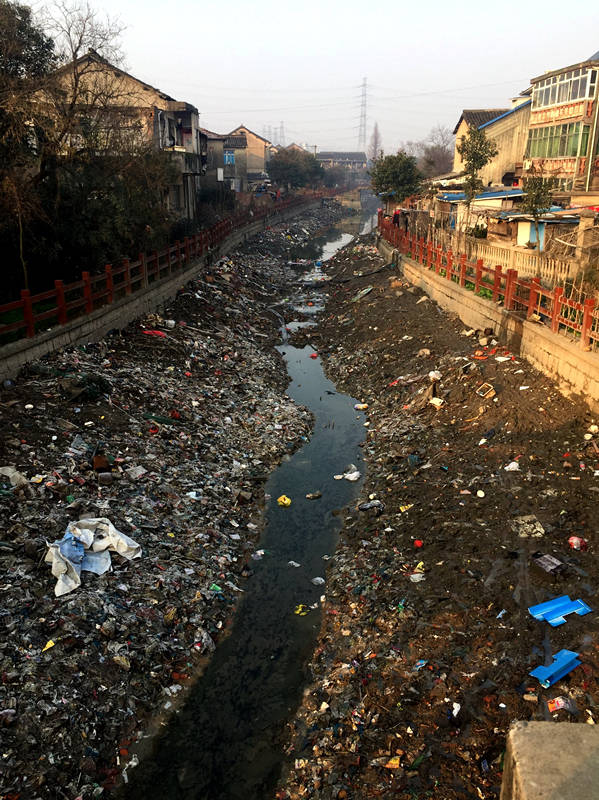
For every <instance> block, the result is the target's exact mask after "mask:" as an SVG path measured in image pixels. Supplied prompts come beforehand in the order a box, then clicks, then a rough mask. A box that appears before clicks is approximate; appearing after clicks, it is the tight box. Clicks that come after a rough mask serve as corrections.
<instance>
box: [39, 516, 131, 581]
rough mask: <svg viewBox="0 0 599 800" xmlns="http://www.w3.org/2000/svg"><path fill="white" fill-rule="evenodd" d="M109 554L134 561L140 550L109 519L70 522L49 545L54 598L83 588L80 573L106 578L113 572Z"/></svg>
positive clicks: (48, 561) (48, 553)
mask: <svg viewBox="0 0 599 800" xmlns="http://www.w3.org/2000/svg"><path fill="white" fill-rule="evenodd" d="M110 551H112V552H115V553H118V554H119V555H120V556H122V557H123V558H126V559H128V560H129V561H131V560H132V559H134V558H141V547H140V546H139V545H138V544H137V542H134V541H133V539H130V538H129V537H128V536H126V535H125V534H124V533H121V532H120V531H118V530H117V529H116V528H115V527H114V525H113V524H112V522H111V521H110V520H109V519H106V517H94V518H91V519H80V520H79V521H78V522H69V524H68V525H67V529H66V532H65V535H64V536H63V537H62V539H57V540H56V541H55V542H53V543H52V544H49V545H48V552H47V553H46V558H45V561H46V563H47V564H51V565H52V574H53V575H54V577H55V578H57V581H56V586H55V587H54V594H55V595H56V597H61V596H62V595H63V594H68V592H72V591H73V589H77V588H78V587H79V586H80V585H81V571H82V570H87V571H88V572H94V573H95V574H96V575H103V574H104V573H105V572H106V571H107V570H109V569H110V565H111V559H110Z"/></svg>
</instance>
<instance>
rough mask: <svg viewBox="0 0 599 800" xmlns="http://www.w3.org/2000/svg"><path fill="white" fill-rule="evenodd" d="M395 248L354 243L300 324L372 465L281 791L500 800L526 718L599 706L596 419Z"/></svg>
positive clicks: (570, 715)
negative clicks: (356, 422) (468, 320)
mask: <svg viewBox="0 0 599 800" xmlns="http://www.w3.org/2000/svg"><path fill="white" fill-rule="evenodd" d="M366 254H367V255H368V256H369V255H370V254H368V251H366ZM382 263H383V262H382V259H380V258H378V259H376V261H375V264H374V266H373V262H372V261H371V260H370V257H368V259H367V260H366V261H364V262H361V261H358V260H356V258H355V257H354V254H353V253H352V252H347V251H345V252H343V253H340V254H339V256H337V257H336V258H335V259H334V261H333V262H332V263H331V264H330V268H331V274H333V275H334V284H335V289H334V291H332V292H331V296H330V300H329V303H328V305H327V308H326V312H325V315H324V317H323V319H322V320H321V324H320V326H319V328H318V329H314V328H312V329H311V331H310V332H309V333H306V332H302V333H301V335H302V336H308V335H309V336H310V342H311V344H312V346H313V347H314V348H315V349H317V350H318V352H319V353H320V354H321V356H322V358H323V361H324V363H325V366H326V369H327V374H328V375H329V377H331V379H332V380H334V381H335V383H336V385H337V387H338V388H339V389H340V390H342V391H345V392H347V393H348V394H350V395H353V396H354V397H355V398H357V399H358V400H359V401H360V406H362V407H363V406H367V409H364V410H365V413H366V416H367V419H366V422H365V443H364V459H365V461H366V462H367V463H368V472H367V476H366V483H365V485H364V489H363V492H362V496H361V497H360V498H359V500H358V502H357V503H356V504H355V507H352V508H350V509H347V510H346V513H345V528H344V531H343V533H342V539H341V542H340V545H339V547H338V548H337V551H336V553H335V555H334V557H333V558H332V559H331V560H330V561H329V562H328V567H329V569H328V572H327V576H326V585H327V593H326V608H325V612H324V623H323V630H322V634H321V638H320V646H319V647H318V648H317V650H316V653H315V655H314V657H313V659H312V661H311V664H310V670H311V675H312V679H311V682H310V686H309V689H308V690H306V692H305V693H304V700H303V702H302V705H301V706H300V709H299V711H298V712H297V715H296V717H295V719H294V720H293V721H292V722H291V723H290V726H289V740H288V747H287V751H286V752H287V753H288V755H289V761H288V763H287V765H286V768H285V771H284V775H283V778H282V780H281V781H280V783H279V789H278V791H277V794H276V796H277V798H279V799H280V800H283V799H284V798H293V800H296V798H355V799H356V800H357V798H366V797H391V796H393V797H397V798H410V797H416V796H418V797H428V796H430V797H435V798H437V797H438V798H443V800H462V798H464V797H480V798H485V800H491V798H498V797H499V791H500V785H501V778H502V768H503V757H504V751H505V736H506V732H507V730H508V728H509V726H510V724H511V723H512V722H513V721H514V720H556V721H559V722H562V723H567V722H582V723H587V724H596V723H597V721H598V720H599V682H598V677H599V669H598V663H599V662H598V657H599V653H598V647H599V645H598V641H599V638H598V633H599V622H598V621H597V620H598V618H597V614H596V613H594V614H593V613H589V611H588V610H587V609H590V610H592V611H594V612H596V611H597V608H598V606H599V601H598V599H597V582H598V579H599V565H598V564H597V561H596V559H594V557H593V549H594V547H596V546H597V542H596V525H595V523H594V520H595V516H596V515H595V506H596V498H597V492H599V426H598V425H597V422H596V420H595V419H594V417H593V415H592V414H591V413H590V412H589V410H588V409H587V408H586V407H585V406H584V405H583V403H582V402H581V401H579V400H576V399H567V398H565V397H563V396H562V395H560V393H559V392H558V390H557V389H556V386H555V385H554V384H553V382H552V381H551V380H549V379H548V378H546V377H544V376H542V375H540V374H539V373H538V372H536V371H535V370H534V369H532V368H531V367H530V366H529V365H528V364H527V363H526V362H525V361H524V360H523V359H521V358H519V356H518V355H517V353H515V352H513V351H512V350H511V349H510V348H509V347H507V346H506V345H505V343H502V340H501V338H500V337H499V336H498V335H497V334H496V332H494V331H493V330H486V331H474V330H469V329H464V326H463V325H462V324H461V323H460V321H459V320H458V319H457V318H455V317H451V316H449V315H447V314H446V313H445V312H442V311H441V309H439V308H438V307H437V306H436V305H435V304H434V303H433V302H432V301H430V300H429V298H428V297H427V296H426V295H425V294H424V293H423V292H422V291H421V290H420V289H416V288H415V287H413V286H411V285H409V284H408V283H407V282H406V281H405V280H403V278H402V277H401V275H400V274H398V273H397V272H396V273H395V274H389V272H385V271H383V272H380V273H378V274H376V275H374V276H373V275H372V274H371V275H370V276H368V277H360V273H364V275H365V274H366V273H367V272H371V271H372V270H373V269H374V268H375V267H376V264H379V265H382ZM340 279H343V280H340ZM343 281H346V282H343ZM366 289H368V292H367V291H366ZM294 341H295V340H294Z"/></svg>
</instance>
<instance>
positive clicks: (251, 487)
mask: <svg viewBox="0 0 599 800" xmlns="http://www.w3.org/2000/svg"><path fill="white" fill-rule="evenodd" d="M331 213H332V212H327V214H328V215H330V214H331ZM335 213H338V212H335ZM327 214H325V215H324V216H325V220H324V221H325V222H326V220H327V219H328V216H327ZM318 219H319V217H318V214H317V213H316V212H310V214H309V216H308V218H307V219H305V220H303V221H300V222H298V223H293V226H294V227H295V226H296V225H301V227H302V229H303V228H305V229H306V230H311V229H312V228H313V226H314V225H316V223H317V221H318ZM321 224H322V223H321ZM290 225H292V223H286V224H285V227H284V228H283V227H281V229H280V230H279V229H277V232H276V236H278V237H279V238H280V239H281V240H284V237H285V236H286V234H285V233H284V232H283V231H285V230H288V229H289V226H290ZM271 234H272V236H275V233H274V232H271ZM271 234H269V235H271ZM292 276H293V273H292V272H290V271H289V268H287V267H286V266H285V260H284V259H283V258H277V257H274V256H273V257H269V258H264V257H263V256H262V255H261V254H260V253H259V252H255V251H252V245H251V243H250V244H246V245H245V246H244V248H243V251H240V252H237V253H234V254H233V255H232V256H231V257H229V258H224V259H221V260H220V261H218V263H216V264H214V265H213V266H212V267H208V268H206V269H205V270H204V271H203V272H202V274H201V275H199V276H198V277H197V279H195V280H193V281H191V282H190V283H188V284H187V285H186V286H184V287H182V288H181V290H180V291H179V293H178V295H177V297H176V299H174V300H173V301H172V302H170V303H169V304H168V305H167V306H166V308H165V309H164V311H163V312H162V313H161V314H157V313H156V314H150V315H147V316H146V317H144V318H143V319H140V320H138V321H136V322H135V323H133V324H131V325H129V326H128V327H127V328H126V329H124V330H120V331H113V332H112V333H111V334H110V335H109V336H107V337H106V338H105V339H103V340H101V341H98V342H96V343H93V344H88V345H86V346H78V347H72V348H69V349H66V350H63V351H59V352H56V353H54V354H52V355H51V356H48V357H47V358H45V359H43V360H41V361H37V362H34V363H32V364H30V365H29V367H28V368H26V369H25V370H24V371H23V373H22V374H21V375H20V376H19V378H18V379H17V380H15V381H10V382H7V385H6V387H5V389H4V390H3V391H2V392H1V393H0V417H1V421H2V436H1V437H0V520H1V527H2V541H1V542H0V561H1V564H2V594H3V602H2V611H1V612H0V622H1V624H2V627H3V636H2V642H1V643H0V665H1V672H2V683H1V684H0V718H1V719H2V724H3V726H4V727H3V734H2V741H3V744H2V787H3V791H4V792H7V793H8V794H7V797H8V796H10V797H15V798H16V797H19V796H20V797H25V796H26V797H31V798H45V797H52V798H54V797H56V796H57V795H56V791H57V787H60V789H61V796H64V797H69V798H75V797H83V798H88V797H97V796H100V795H101V794H102V792H103V791H107V790H109V789H110V788H111V787H112V786H113V785H114V784H115V783H116V782H117V781H118V780H119V778H120V776H121V774H122V773H123V772H124V771H126V769H127V767H128V765H129V764H130V763H131V762H133V763H135V759H134V758H133V759H132V757H131V756H130V755H129V747H130V745H131V743H132V741H133V740H134V739H138V738H139V737H140V736H141V735H142V732H143V730H144V725H145V723H146V722H147V719H148V718H149V717H150V716H153V715H156V714H158V715H164V714H168V713H169V711H172V710H174V709H175V708H176V705H177V703H179V702H180V701H181V698H182V696H183V695H184V694H185V687H186V685H187V684H188V683H189V681H190V679H191V678H192V677H195V676H196V675H197V672H198V669H199V667H201V665H202V663H204V661H205V658H206V657H207V656H209V655H210V653H211V652H212V651H213V650H214V648H215V646H216V644H217V643H218V641H219V639H220V638H221V637H222V636H223V635H224V634H225V632H226V630H227V627H228V625H229V623H230V620H231V617H232V614H233V611H234V609H235V605H236V603H237V601H238V598H239V597H240V595H241V593H242V591H243V586H242V579H243V577H244V576H245V575H247V574H249V571H250V570H251V565H252V559H251V555H252V553H253V552H254V551H255V549H256V541H257V539H258V536H259V533H260V529H261V525H262V510H263V506H264V484H265V481H266V478H267V477H268V475H269V474H270V473H271V471H272V470H273V468H274V466H275V465H276V464H277V463H279V462H280V460H281V459H282V458H283V457H284V456H285V455H286V454H287V453H290V452H292V451H293V450H294V449H296V448H297V446H298V445H299V444H301V442H302V441H304V440H306V439H307V437H308V436H309V431H310V427H311V423H312V419H311V415H310V414H309V413H308V412H307V411H306V410H305V409H302V408H300V407H298V406H296V405H295V404H294V403H293V402H292V401H291V400H290V399H289V398H288V397H287V396H286V395H285V387H286V385H287V374H286V370H285V366H284V363H283V360H282V359H281V357H280V355H279V354H278V353H277V351H276V350H275V349H274V347H273V346H272V345H273V344H274V343H275V342H276V341H277V339H278V336H279V328H280V317H279V315H278V314H276V313H274V312H273V310H272V308H271V306H272V303H273V302H274V301H275V300H276V297H277V295H278V293H279V291H280V290H281V288H282V286H283V284H286V283H287V282H288V281H289V280H290V279H291V277H292Z"/></svg>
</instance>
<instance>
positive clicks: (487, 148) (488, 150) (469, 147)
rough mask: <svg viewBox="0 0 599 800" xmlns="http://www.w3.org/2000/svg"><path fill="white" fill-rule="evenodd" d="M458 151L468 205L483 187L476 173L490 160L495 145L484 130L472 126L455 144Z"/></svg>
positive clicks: (494, 152)
mask: <svg viewBox="0 0 599 800" xmlns="http://www.w3.org/2000/svg"><path fill="white" fill-rule="evenodd" d="M457 151H458V153H459V154H460V155H461V156H462V161H463V162H464V168H465V171H466V179H465V181H464V189H465V192H466V202H467V204H468V206H470V203H471V202H472V200H473V199H474V198H475V197H476V195H477V194H478V193H479V192H480V191H481V189H482V188H483V182H482V181H481V179H480V178H479V177H478V173H479V172H480V170H481V169H482V168H483V167H486V165H487V164H488V163H489V161H491V160H492V159H493V158H495V156H496V155H497V153H498V152H499V151H498V150H497V147H496V145H495V142H494V141H493V140H492V139H489V138H488V137H487V134H486V133H485V131H484V130H479V129H478V128H475V127H474V126H472V127H470V128H469V129H468V133H467V134H466V135H465V136H462V140H461V142H460V144H459V145H458V146H457Z"/></svg>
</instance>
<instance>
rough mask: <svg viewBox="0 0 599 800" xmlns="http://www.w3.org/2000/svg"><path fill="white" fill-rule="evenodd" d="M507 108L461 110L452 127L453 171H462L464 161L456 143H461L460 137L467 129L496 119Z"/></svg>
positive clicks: (478, 126) (507, 109)
mask: <svg viewBox="0 0 599 800" xmlns="http://www.w3.org/2000/svg"><path fill="white" fill-rule="evenodd" d="M509 110H510V109H509V108H465V109H464V110H463V111H462V113H461V115H460V118H459V120H458V122H457V125H456V126H455V128H454V129H453V135H454V136H455V149H454V153H453V171H454V172H463V171H464V162H463V161H462V157H461V155H460V154H459V153H458V145H460V144H461V143H462V137H463V136H465V135H466V134H467V133H468V130H469V129H470V128H480V126H481V125H484V124H485V122H490V121H491V120H493V119H497V117H500V116H501V115H502V114H505V113H506V111H509Z"/></svg>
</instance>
